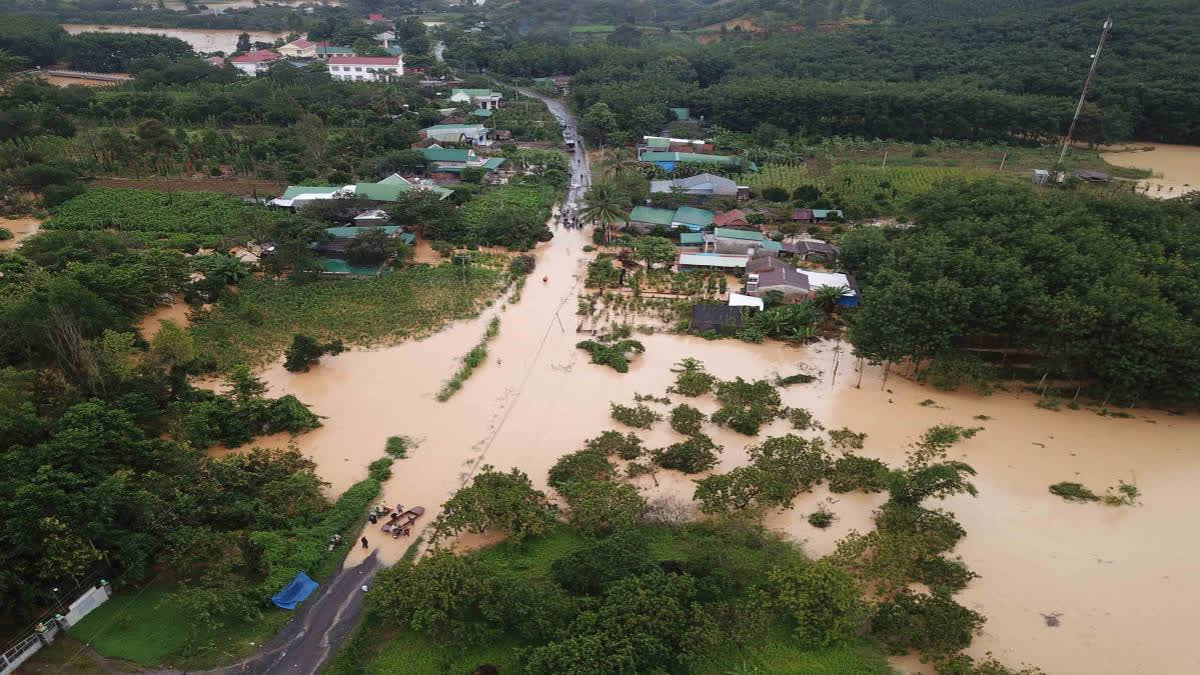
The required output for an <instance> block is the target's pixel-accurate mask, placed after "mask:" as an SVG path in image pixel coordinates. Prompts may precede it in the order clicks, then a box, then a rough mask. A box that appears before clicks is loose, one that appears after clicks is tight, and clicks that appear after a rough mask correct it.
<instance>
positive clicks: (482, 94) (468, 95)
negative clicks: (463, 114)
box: [450, 89, 504, 110]
mask: <svg viewBox="0 0 1200 675" xmlns="http://www.w3.org/2000/svg"><path fill="white" fill-rule="evenodd" d="M450 100H451V101H453V102H454V103H474V104H475V106H476V107H477V108H484V109H487V110H495V109H496V108H499V107H500V101H502V100H504V94H501V93H500V92H498V91H493V90H491V89H451V90H450Z"/></svg>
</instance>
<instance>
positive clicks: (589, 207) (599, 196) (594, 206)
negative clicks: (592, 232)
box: [579, 183, 629, 243]
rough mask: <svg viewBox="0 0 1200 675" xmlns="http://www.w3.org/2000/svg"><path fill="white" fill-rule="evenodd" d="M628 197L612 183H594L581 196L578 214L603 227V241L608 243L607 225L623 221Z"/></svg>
mask: <svg viewBox="0 0 1200 675" xmlns="http://www.w3.org/2000/svg"><path fill="white" fill-rule="evenodd" d="M628 204H629V198H628V197H626V196H625V194H624V193H622V192H621V191H620V190H618V189H617V188H616V186H615V185H613V184H612V183H596V184H595V185H593V186H592V187H590V188H588V191H587V194H585V195H584V196H583V208H582V209H581V210H580V211H579V215H581V216H582V217H583V219H584V220H587V221H589V222H592V223H599V224H600V226H601V227H603V228H604V242H605V243H608V227H609V225H612V224H613V223H624V222H625V207H626V206H627V205H628Z"/></svg>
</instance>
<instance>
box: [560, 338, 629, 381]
mask: <svg viewBox="0 0 1200 675" xmlns="http://www.w3.org/2000/svg"><path fill="white" fill-rule="evenodd" d="M575 347H576V348H578V349H582V350H584V351H586V352H587V353H589V354H591V355H592V363H598V364H602V365H607V366H611V367H612V369H613V370H615V371H617V372H618V373H627V372H629V357H628V354H629V353H630V352H633V353H636V354H641V353H642V352H644V351H646V348H645V347H643V346H642V343H641V342H638V341H637V340H621V341H619V342H614V343H610V344H604V343H602V342H596V341H594V340H584V341H582V342H579V343H577V344H576V345H575Z"/></svg>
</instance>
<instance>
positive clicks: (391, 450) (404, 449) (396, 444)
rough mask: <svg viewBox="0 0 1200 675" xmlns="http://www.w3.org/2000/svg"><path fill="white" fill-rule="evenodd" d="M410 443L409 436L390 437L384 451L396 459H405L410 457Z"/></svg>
mask: <svg viewBox="0 0 1200 675" xmlns="http://www.w3.org/2000/svg"><path fill="white" fill-rule="evenodd" d="M410 443H411V441H410V440H409V439H408V437H407V436H389V437H388V439H387V443H386V444H384V446H383V451H384V452H386V453H387V454H389V455H391V456H392V457H394V458H396V459H404V458H405V457H407V456H408V446H409V444H410Z"/></svg>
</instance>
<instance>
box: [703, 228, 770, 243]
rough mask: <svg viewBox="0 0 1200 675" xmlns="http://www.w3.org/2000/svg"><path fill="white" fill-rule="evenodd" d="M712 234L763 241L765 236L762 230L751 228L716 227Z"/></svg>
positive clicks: (726, 237)
mask: <svg viewBox="0 0 1200 675" xmlns="http://www.w3.org/2000/svg"><path fill="white" fill-rule="evenodd" d="M713 234H714V235H716V236H718V237H721V238H723V239H740V240H742V241H764V240H766V237H765V236H763V233H762V232H755V231H753V230H733V229H729V228H725V227H718V228H717V229H715V230H713Z"/></svg>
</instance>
